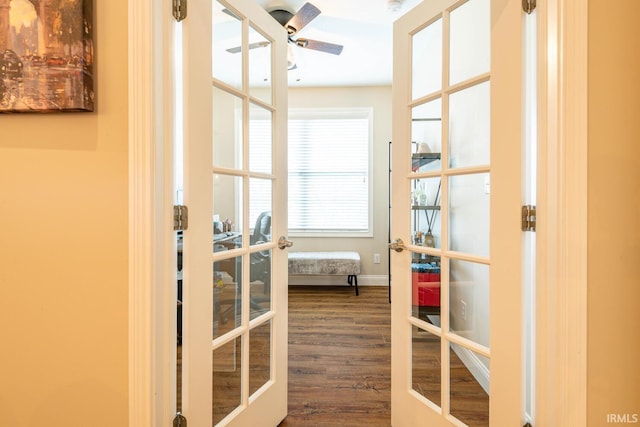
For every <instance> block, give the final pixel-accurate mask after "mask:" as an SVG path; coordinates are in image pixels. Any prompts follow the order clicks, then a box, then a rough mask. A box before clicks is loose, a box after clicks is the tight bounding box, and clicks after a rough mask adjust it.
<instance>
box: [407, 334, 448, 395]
mask: <svg viewBox="0 0 640 427" xmlns="http://www.w3.org/2000/svg"><path fill="white" fill-rule="evenodd" d="M411 335H412V339H411V344H412V347H411V387H412V388H413V389H414V390H415V391H416V392H418V393H420V394H421V395H423V396H424V397H426V398H427V399H429V400H430V401H432V402H433V403H435V404H436V405H438V406H440V405H441V393H440V390H441V382H440V378H441V369H442V365H441V363H440V361H441V359H442V355H441V352H440V337H438V336H435V335H433V334H432V333H430V332H427V331H425V330H423V329H420V328H418V327H417V326H412V327H411Z"/></svg>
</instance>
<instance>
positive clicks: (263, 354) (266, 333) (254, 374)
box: [249, 321, 271, 396]
mask: <svg viewBox="0 0 640 427" xmlns="http://www.w3.org/2000/svg"><path fill="white" fill-rule="evenodd" d="M270 379H271V321H268V322H266V323H264V324H262V325H260V326H258V327H256V328H254V329H252V330H251V332H249V395H250V396H251V395H252V394H253V393H255V392H256V391H258V389H259V388H260V387H262V386H263V385H265V384H266V383H267V381H269V380H270Z"/></svg>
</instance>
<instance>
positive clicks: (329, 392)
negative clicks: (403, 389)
mask: <svg viewBox="0 0 640 427" xmlns="http://www.w3.org/2000/svg"><path fill="white" fill-rule="evenodd" d="M427 335H430V334H427ZM390 336H391V305H390V304H389V301H388V290H387V288H386V287H364V286H363V287H361V288H360V296H359V297H356V296H355V295H354V292H353V288H349V287H318V286H315V287H314V286H308V287H298V286H292V287H290V288H289V396H288V398H289V414H288V415H287V417H286V418H285V420H284V421H283V422H282V423H281V424H280V427H310V426H321V427H333V426H336V427H351V426H353V427H362V426H366V427H377V426H386V427H388V426H390V425H391V408H390V406H391V341H390ZM433 338H435V337H433ZM433 338H429V337H424V338H423V337H422V336H421V335H420V333H418V334H414V353H415V354H414V362H415V365H416V366H415V367H414V370H413V375H414V378H413V384H414V389H416V390H417V391H418V392H420V393H422V394H423V395H425V396H427V397H428V398H430V399H431V400H433V401H436V402H438V403H439V402H440V384H439V382H440V343H439V339H437V338H436V339H435V340H434V339H433ZM423 343H426V345H423ZM423 362H424V363H423ZM450 363H451V392H452V395H451V410H452V413H453V414H454V415H455V416H457V417H458V418H459V419H460V420H461V421H464V422H465V423H466V424H467V425H469V426H488V425H489V420H488V413H489V397H488V396H487V394H486V393H485V392H484V390H483V389H482V388H481V387H480V385H479V384H478V383H477V382H476V380H475V379H474V378H473V376H472V375H471V373H470V372H469V371H468V370H467V368H466V367H465V366H464V364H463V363H462V362H461V361H460V359H458V357H457V356H456V354H455V353H454V352H453V351H451V352H450ZM426 390H430V392H427V391H426ZM419 425H421V424H420V423H419V422H417V423H416V426H419Z"/></svg>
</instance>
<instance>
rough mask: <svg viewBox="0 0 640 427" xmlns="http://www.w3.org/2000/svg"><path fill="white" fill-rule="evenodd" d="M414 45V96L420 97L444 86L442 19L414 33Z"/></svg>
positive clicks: (415, 97) (414, 97)
mask: <svg viewBox="0 0 640 427" xmlns="http://www.w3.org/2000/svg"><path fill="white" fill-rule="evenodd" d="M412 45H413V52H412V65H413V72H412V73H411V75H412V76H414V79H413V81H412V97H413V99H418V98H421V97H423V96H426V95H428V94H430V93H433V92H435V91H437V90H440V89H441V88H442V19H438V20H437V21H435V22H433V23H432V24H430V25H428V26H427V27H425V28H424V29H422V30H420V31H419V32H418V33H416V34H414V36H413V39H412ZM415 77H419V78H415Z"/></svg>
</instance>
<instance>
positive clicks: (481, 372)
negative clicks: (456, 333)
mask: <svg viewBox="0 0 640 427" xmlns="http://www.w3.org/2000/svg"><path fill="white" fill-rule="evenodd" d="M451 348H452V349H453V351H454V352H455V353H456V354H457V355H458V357H459V358H460V360H461V361H462V363H464V366H466V367H467V369H468V370H469V372H471V375H473V377H474V378H475V379H476V381H478V384H480V387H482V388H483V389H484V391H485V392H486V393H487V394H489V368H487V367H486V366H485V365H484V363H482V362H481V361H480V359H478V356H476V354H475V353H474V352H472V351H471V350H469V349H466V348H463V347H460V346H459V345H457V344H454V343H451Z"/></svg>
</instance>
